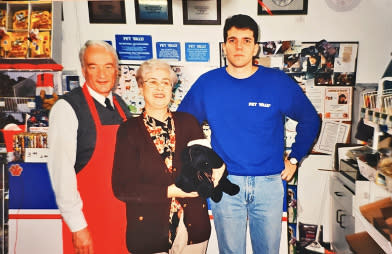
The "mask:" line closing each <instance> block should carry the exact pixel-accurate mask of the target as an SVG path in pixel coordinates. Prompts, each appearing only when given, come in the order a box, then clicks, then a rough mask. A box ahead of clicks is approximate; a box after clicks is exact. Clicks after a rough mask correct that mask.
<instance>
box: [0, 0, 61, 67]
mask: <svg viewBox="0 0 392 254" xmlns="http://www.w3.org/2000/svg"><path fill="white" fill-rule="evenodd" d="M60 18H61V2H60V1H0V38H1V39H0V59H2V62H7V61H14V60H24V61H26V60H30V61H32V60H37V59H41V60H42V59H46V60H47V61H48V60H53V61H54V62H56V63H59V62H61V50H60V49H61V48H60V47H61V32H60V31H61V20H60Z"/></svg>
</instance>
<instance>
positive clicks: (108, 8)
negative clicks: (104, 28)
mask: <svg viewBox="0 0 392 254" xmlns="http://www.w3.org/2000/svg"><path fill="white" fill-rule="evenodd" d="M88 13H89V18H90V23H91V24H94V23H97V24H126V18H125V4H124V0H116V1H88Z"/></svg>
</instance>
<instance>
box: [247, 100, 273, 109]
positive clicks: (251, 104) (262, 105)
mask: <svg viewBox="0 0 392 254" xmlns="http://www.w3.org/2000/svg"><path fill="white" fill-rule="evenodd" d="M248 106H249V107H260V108H269V107H271V103H264V102H254V101H250V102H248Z"/></svg>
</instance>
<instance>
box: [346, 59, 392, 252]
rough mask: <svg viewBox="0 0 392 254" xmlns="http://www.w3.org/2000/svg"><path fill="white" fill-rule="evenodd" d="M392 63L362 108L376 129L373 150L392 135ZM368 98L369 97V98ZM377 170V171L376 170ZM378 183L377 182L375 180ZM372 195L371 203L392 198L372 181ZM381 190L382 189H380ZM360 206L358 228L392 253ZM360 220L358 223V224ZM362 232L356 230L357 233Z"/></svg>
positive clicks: (368, 121)
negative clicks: (379, 194)
mask: <svg viewBox="0 0 392 254" xmlns="http://www.w3.org/2000/svg"><path fill="white" fill-rule="evenodd" d="M391 88H392V61H391V62H390V63H389V65H388V67H387V69H386V71H385V73H384V75H383V77H382V78H381V79H380V80H379V83H378V90H377V92H375V93H368V94H365V95H364V105H363V107H362V108H361V118H363V119H364V123H365V124H366V125H368V126H370V127H373V128H374V132H373V142H372V148H373V149H374V150H378V147H379V137H380V135H382V133H388V134H389V135H392V104H391V105H389V103H386V102H388V100H389V99H386V98H389V97H390V98H391V102H392V94H391V93H390V92H391V90H390V89H391ZM367 96H368V97H367ZM375 170H376V169H375ZM375 181H377V180H375ZM369 184H370V190H369V193H370V195H372V196H373V198H370V199H369V203H371V202H374V201H376V200H378V199H379V198H380V196H379V197H378V198H375V194H374V193H375V192H378V193H380V191H381V192H384V194H383V196H386V197H390V198H391V197H392V195H391V191H388V190H387V189H386V187H385V186H380V185H377V184H376V183H375V182H373V181H370V182H369ZM380 188H381V189H380ZM359 207H360V205H359V204H357V203H356V202H354V205H353V211H354V215H355V218H356V227H357V226H358V227H359V228H363V230H365V231H367V232H368V234H369V235H370V236H371V237H372V238H373V240H374V241H375V242H376V243H377V244H378V245H379V246H380V247H381V248H382V249H383V250H384V251H385V252H386V253H392V244H391V241H390V240H388V239H386V238H385V237H384V236H383V235H382V234H381V233H380V232H379V231H378V230H377V229H376V228H375V227H374V226H373V225H372V224H371V223H370V222H369V221H368V220H367V219H366V218H365V217H364V216H363V215H362V213H361V212H360V210H359ZM357 220H358V223H357ZM359 231H360V230H357V229H356V232H359Z"/></svg>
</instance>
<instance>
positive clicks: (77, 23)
mask: <svg viewBox="0 0 392 254" xmlns="http://www.w3.org/2000/svg"><path fill="white" fill-rule="evenodd" d="M221 2H222V25H220V26H219V25H213V26H211V25H204V26H201V25H199V26H196V25H186V26H184V25H183V24H182V1H181V0H173V25H136V22H135V11H134V1H133V0H126V1H125V7H126V18H127V24H123V25H118V24H89V18H88V7H87V1H78V0H69V1H64V2H63V5H64V22H63V41H62V59H63V61H62V64H63V66H64V69H65V70H79V60H78V56H77V55H78V49H79V47H80V46H81V45H82V44H83V43H84V42H85V41H86V40H88V39H103V40H112V41H113V43H114V35H115V34H140V35H152V40H153V43H154V45H153V47H155V42H156V41H178V42H181V48H182V51H183V52H182V59H184V58H185V54H184V49H183V48H184V43H185V42H209V43H210V50H211V62H210V63H209V64H208V65H211V66H219V49H218V48H219V46H218V42H220V41H222V40H223V39H222V38H223V35H222V31H223V24H224V20H225V18H226V17H228V16H231V15H233V14H238V13H243V14H248V15H250V16H252V17H253V18H254V19H255V20H256V21H257V22H258V23H259V25H260V30H261V36H260V41H268V40H298V41H319V40H321V39H326V40H327V41H359V53H358V68H357V83H376V82H378V80H379V78H381V76H382V74H383V73H384V70H385V68H386V66H387V64H388V63H389V61H390V60H391V52H392V0H362V1H361V3H360V4H359V5H358V6H357V7H356V8H354V9H353V10H351V11H348V12H336V11H334V10H332V9H330V8H329V7H328V6H327V4H326V2H325V0H309V1H308V2H309V6H308V14H307V15H276V16H265V15H263V16H257V0H221ZM154 50H155V49H154ZM154 56H155V52H154ZM175 64H189V63H185V62H184V60H182V62H180V63H178V62H175ZM191 64H193V65H205V64H200V63H191Z"/></svg>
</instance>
